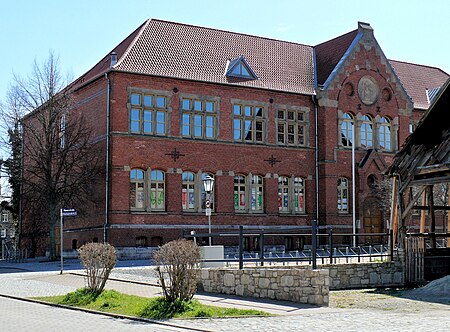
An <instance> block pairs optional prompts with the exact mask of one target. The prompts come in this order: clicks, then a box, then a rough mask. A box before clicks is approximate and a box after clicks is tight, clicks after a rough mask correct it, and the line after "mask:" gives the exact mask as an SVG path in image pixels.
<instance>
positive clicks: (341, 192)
mask: <svg viewBox="0 0 450 332" xmlns="http://www.w3.org/2000/svg"><path fill="white" fill-rule="evenodd" d="M337 194H338V200H337V209H338V212H340V213H348V211H349V209H348V205H349V201H348V200H349V198H348V180H347V179H346V178H339V179H338V182H337Z"/></svg>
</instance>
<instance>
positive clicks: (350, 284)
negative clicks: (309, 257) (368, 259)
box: [320, 261, 404, 290]
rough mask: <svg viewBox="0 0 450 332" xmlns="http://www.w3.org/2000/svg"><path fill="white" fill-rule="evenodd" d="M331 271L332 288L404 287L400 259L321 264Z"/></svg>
mask: <svg viewBox="0 0 450 332" xmlns="http://www.w3.org/2000/svg"><path fill="white" fill-rule="evenodd" d="M320 267H321V268H323V269H328V270H329V271H330V289H331V290H337V289H349V288H370V287H402V286H404V277H403V265H402V263H401V262H399V261H394V262H383V263H351V264H333V265H321V266H320Z"/></svg>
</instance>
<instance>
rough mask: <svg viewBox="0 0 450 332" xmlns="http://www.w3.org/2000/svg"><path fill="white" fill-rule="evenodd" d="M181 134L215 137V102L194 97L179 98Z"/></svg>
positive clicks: (194, 136)
mask: <svg viewBox="0 0 450 332" xmlns="http://www.w3.org/2000/svg"><path fill="white" fill-rule="evenodd" d="M181 110H182V115H181V135H182V136H183V137H191V138H205V139H213V138H215V137H216V114H217V112H216V103H215V102H214V101H211V100H200V99H195V98H182V99H181Z"/></svg>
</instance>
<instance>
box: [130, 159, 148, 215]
mask: <svg viewBox="0 0 450 332" xmlns="http://www.w3.org/2000/svg"><path fill="white" fill-rule="evenodd" d="M139 172H142V179H140V178H139V177H138V176H137V175H138V173H139ZM133 173H135V174H136V177H133ZM129 181H130V185H129V188H130V189H129V201H130V203H129V204H130V209H131V210H136V211H138V210H139V211H144V210H145V208H146V206H147V200H146V194H145V193H146V185H145V183H146V172H145V171H144V170H143V169H141V168H132V169H131V170H130V176H129ZM139 184H142V190H140V187H139ZM132 186H134V192H135V195H134V204H133V205H131V199H132V196H131V189H132ZM138 193H139V194H138ZM139 197H142V206H138V199H139Z"/></svg>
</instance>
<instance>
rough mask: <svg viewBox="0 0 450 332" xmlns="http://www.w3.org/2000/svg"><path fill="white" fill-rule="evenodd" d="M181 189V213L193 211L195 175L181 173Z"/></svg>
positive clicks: (194, 206)
mask: <svg viewBox="0 0 450 332" xmlns="http://www.w3.org/2000/svg"><path fill="white" fill-rule="evenodd" d="M181 180H182V188H181V205H182V207H183V211H192V212H193V211H195V210H196V205H195V201H196V199H195V187H196V186H195V180H196V177H195V174H194V173H192V172H183V174H182V175H181Z"/></svg>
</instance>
